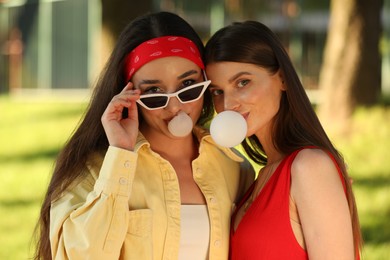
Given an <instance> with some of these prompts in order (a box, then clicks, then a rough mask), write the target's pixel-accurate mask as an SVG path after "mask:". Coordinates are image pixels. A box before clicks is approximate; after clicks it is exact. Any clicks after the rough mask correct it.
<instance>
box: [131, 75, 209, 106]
mask: <svg viewBox="0 0 390 260" xmlns="http://www.w3.org/2000/svg"><path fill="white" fill-rule="evenodd" d="M210 83H211V80H206V81H203V82H200V83H197V84H194V85H191V86H188V87H186V88H183V89H181V90H179V91H176V92H174V93H169V94H146V95H141V96H140V98H139V99H138V100H137V103H138V104H140V105H141V106H143V107H144V108H146V109H148V110H155V109H161V108H164V107H166V106H168V103H169V99H170V98H171V97H176V98H177V99H178V100H179V101H180V102H181V103H182V104H185V103H190V102H194V101H196V100H198V99H200V98H201V96H202V95H203V93H204V92H205V90H206V89H207V87H208V86H209V85H210Z"/></svg>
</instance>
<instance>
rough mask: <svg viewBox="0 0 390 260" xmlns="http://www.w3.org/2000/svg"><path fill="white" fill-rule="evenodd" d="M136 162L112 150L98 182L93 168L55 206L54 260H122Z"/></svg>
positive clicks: (133, 157) (125, 153)
mask: <svg viewBox="0 0 390 260" xmlns="http://www.w3.org/2000/svg"><path fill="white" fill-rule="evenodd" d="M136 162H137V154H136V153H134V152H130V151H127V150H123V149H120V148H116V147H109V148H108V150H107V153H106V155H105V157H104V160H103V164H102V167H101V169H100V173H99V177H98V178H97V180H96V182H95V178H96V177H94V172H93V171H94V170H93V168H91V169H90V171H89V172H88V174H87V176H86V177H85V179H83V180H82V181H81V182H80V183H79V184H77V185H76V186H74V187H72V189H70V190H68V191H67V192H66V193H65V194H64V195H63V196H62V197H61V198H60V199H59V200H57V201H55V202H53V203H52V205H51V210H50V243H51V250H52V257H53V259H94V260H95V259H118V258H119V256H120V250H121V247H122V245H123V243H124V240H125V237H126V231H127V226H128V214H129V207H128V200H129V195H130V194H131V189H132V183H133V179H134V174H135V169H136ZM97 171H99V169H97ZM95 175H96V173H95Z"/></svg>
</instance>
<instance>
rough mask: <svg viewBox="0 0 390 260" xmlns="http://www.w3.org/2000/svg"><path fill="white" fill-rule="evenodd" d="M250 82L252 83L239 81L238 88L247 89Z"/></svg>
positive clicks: (247, 80) (245, 80)
mask: <svg viewBox="0 0 390 260" xmlns="http://www.w3.org/2000/svg"><path fill="white" fill-rule="evenodd" d="M249 82H250V80H249V79H243V80H240V81H238V83H237V87H239V88H243V87H245V86H246V85H248V84H249Z"/></svg>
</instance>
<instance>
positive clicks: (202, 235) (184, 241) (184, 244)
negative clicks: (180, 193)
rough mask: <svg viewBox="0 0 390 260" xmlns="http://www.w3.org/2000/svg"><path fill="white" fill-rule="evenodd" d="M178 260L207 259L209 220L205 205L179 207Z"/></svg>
mask: <svg viewBox="0 0 390 260" xmlns="http://www.w3.org/2000/svg"><path fill="white" fill-rule="evenodd" d="M180 232H181V233H180V247H179V259H180V260H184V259H185V260H205V259H208V253H209V244H210V220H209V214H208V211H207V205H181V228H180Z"/></svg>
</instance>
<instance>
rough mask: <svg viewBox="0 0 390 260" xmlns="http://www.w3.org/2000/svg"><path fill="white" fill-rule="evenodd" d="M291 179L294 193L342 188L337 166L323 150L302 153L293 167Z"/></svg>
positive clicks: (298, 155) (310, 150) (306, 150)
mask: <svg viewBox="0 0 390 260" xmlns="http://www.w3.org/2000/svg"><path fill="white" fill-rule="evenodd" d="M291 179H292V181H291V182H292V191H293V190H298V191H301V190H302V189H303V190H307V189H308V190H311V191H313V190H318V189H320V190H323V189H333V188H342V183H341V181H340V177H339V174H338V170H337V167H336V165H335V164H334V162H333V160H332V158H331V157H330V156H329V154H327V153H326V152H325V151H323V150H321V149H303V150H302V151H300V152H299V153H298V154H297V156H296V158H295V160H294V161H293V163H292V165H291ZM332 186H333V187H332Z"/></svg>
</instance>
